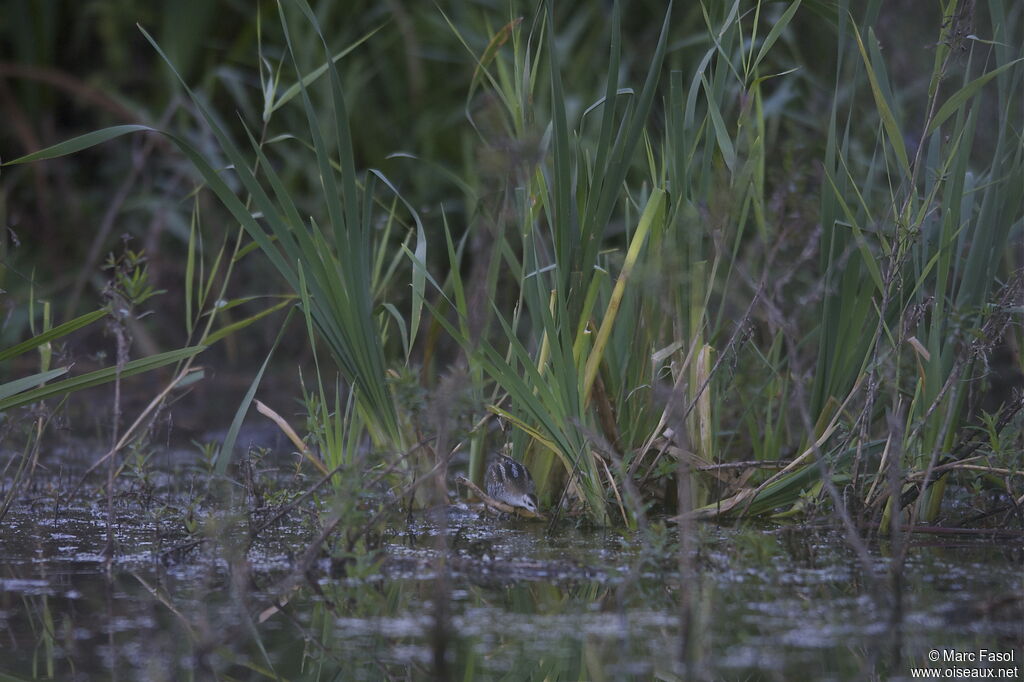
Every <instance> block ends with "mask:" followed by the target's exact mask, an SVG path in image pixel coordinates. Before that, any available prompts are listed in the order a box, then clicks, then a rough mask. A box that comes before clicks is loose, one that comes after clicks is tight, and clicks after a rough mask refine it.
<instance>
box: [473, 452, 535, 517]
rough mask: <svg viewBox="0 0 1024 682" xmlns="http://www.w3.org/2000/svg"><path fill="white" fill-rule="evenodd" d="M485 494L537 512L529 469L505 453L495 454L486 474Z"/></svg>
mask: <svg viewBox="0 0 1024 682" xmlns="http://www.w3.org/2000/svg"><path fill="white" fill-rule="evenodd" d="M484 478H485V483H486V484H487V494H488V495H490V496H491V497H493V498H494V499H496V500H498V501H499V502H504V503H505V504H507V505H510V506H513V507H522V508H523V509H526V510H529V511H531V512H533V513H534V514H537V513H538V511H537V496H536V495H535V494H534V489H535V488H534V485H533V477H532V476H530V472H529V470H527V468H526V467H524V466H523V465H522V464H520V463H519V462H517V461H515V460H514V459H512V458H511V457H509V456H507V455H495V457H494V460H493V461H492V462H491V464H490V466H488V467H487V475H486V476H485V477H484Z"/></svg>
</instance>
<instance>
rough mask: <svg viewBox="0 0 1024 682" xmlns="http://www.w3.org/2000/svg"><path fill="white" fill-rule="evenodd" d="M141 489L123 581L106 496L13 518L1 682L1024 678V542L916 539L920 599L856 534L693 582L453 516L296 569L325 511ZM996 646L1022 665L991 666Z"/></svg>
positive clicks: (1, 629)
mask: <svg viewBox="0 0 1024 682" xmlns="http://www.w3.org/2000/svg"><path fill="white" fill-rule="evenodd" d="M121 485H122V489H121V490H120V493H121V494H120V495H119V497H118V498H117V500H116V504H115V512H116V526H115V527H116V545H117V553H116V556H115V558H114V560H113V562H112V563H111V564H110V566H109V571H108V569H107V564H106V562H105V560H104V557H103V554H102V552H103V548H104V546H105V543H106V538H107V535H106V532H107V531H106V508H105V505H104V503H103V502H102V501H101V500H99V498H97V500H96V501H95V502H76V503H75V504H74V505H72V506H65V505H63V504H60V503H58V501H57V500H59V499H60V495H59V494H55V493H54V492H53V490H52V487H51V488H47V487H46V486H42V485H38V484H36V485H35V486H33V488H32V492H31V494H26V495H23V496H19V497H18V498H17V499H16V501H15V504H14V505H13V507H12V508H11V510H10V512H9V513H8V515H7V516H6V517H5V518H4V520H3V522H2V526H0V561H2V564H0V679H6V678H5V677H4V675H12V676H15V678H16V679H24V678H33V679H34V678H45V679H60V680H78V679H81V680H90V679H120V680H136V679H142V680H182V679H254V680H255V679H278V678H279V679H310V680H314V679H315V680H333V679H345V680H348V679H366V680H376V679H427V678H430V677H432V676H434V675H435V674H436V673H437V672H438V671H439V670H440V672H441V674H442V675H444V676H445V677H447V678H449V679H460V680H462V679H464V680H469V679H507V680H521V679H523V680H525V679H550V680H577V679H588V680H590V679H593V680H602V679H607V680H617V679H644V680H646V679H655V678H657V679H665V680H677V679H678V680H682V679H736V680H747V679H753V680H761V679H766V680H776V679H777V680H793V679H824V680H827V679H835V680H862V679H912V674H913V673H912V670H911V669H912V668H913V667H915V666H932V665H934V666H937V667H938V668H939V671H938V674H940V675H946V676H947V677H948V676H953V675H957V676H971V675H975V676H978V675H982V676H983V675H984V674H986V673H985V672H984V671H985V669H993V670H996V672H995V673H994V674H995V675H999V674H1009V676H1010V678H1011V679H1013V675H1014V674H1016V675H1017V677H1018V678H1019V676H1020V675H1021V673H1020V669H1021V665H1022V662H1021V661H1022V656H1024V570H1022V560H1024V546H1022V541H1021V539H1020V538H1019V537H1018V538H1016V539H1011V540H1005V539H1004V540H999V541H992V540H985V539H967V540H963V539H954V540H950V539H949V538H942V539H941V541H938V540H936V538H934V537H931V536H920V537H915V538H913V539H912V543H913V545H912V547H911V548H910V550H909V554H908V559H907V562H906V566H905V569H904V571H903V572H902V576H901V578H902V579H901V582H900V589H899V591H898V595H899V597H898V598H897V596H896V595H897V591H896V590H895V589H894V587H893V581H892V579H891V575H890V573H891V571H890V563H891V558H890V548H889V547H888V546H887V545H886V544H881V545H876V546H873V547H869V552H870V571H868V570H865V567H864V566H863V565H862V563H861V562H860V561H858V560H857V558H856V555H855V554H854V553H853V552H852V551H851V550H850V549H849V548H848V546H847V544H846V543H845V542H844V540H843V539H842V537H841V536H840V535H838V534H836V533H834V532H822V531H816V530H810V529H805V528H779V527H774V526H773V527H749V526H748V527H745V528H725V527H721V526H716V525H702V526H700V527H698V529H697V537H696V538H695V542H694V552H693V554H692V555H691V557H692V565H693V570H694V575H693V577H692V579H690V580H688V581H687V582H686V584H685V585H683V584H682V583H681V581H680V578H679V575H680V573H679V570H678V558H677V553H676V549H677V537H676V531H675V529H674V527H671V526H669V527H668V528H662V527H660V526H655V527H653V528H649V529H647V530H645V531H638V532H624V531H595V530H589V531H586V530H580V529H577V528H575V527H573V526H572V525H571V524H565V525H563V526H559V527H556V528H554V529H549V528H548V527H547V526H546V525H545V524H543V523H537V522H525V521H524V522H518V521H509V520H502V519H493V518H481V517H478V516H477V515H476V514H474V513H470V512H458V513H450V514H448V515H447V517H446V522H445V526H446V528H445V534H444V536H443V538H442V537H440V533H441V529H440V528H439V524H437V523H436V522H434V521H432V520H430V518H429V517H427V516H422V515H421V516H416V517H413V518H412V519H411V520H405V519H404V517H399V518H400V519H402V520H401V521H400V522H396V521H395V520H392V521H391V522H389V524H388V526H387V528H386V529H385V530H383V532H381V533H377V534H375V535H374V536H373V537H372V538H370V537H368V538H367V539H368V540H371V541H370V542H368V544H365V545H364V544H360V545H358V546H357V547H355V548H353V551H352V552H349V553H347V552H346V550H347V548H346V547H343V546H334V547H333V548H332V554H331V556H332V557H333V558H331V557H329V556H327V555H323V556H316V557H314V560H313V561H312V562H311V563H310V565H309V571H307V572H306V574H305V575H301V574H299V575H296V571H295V567H296V566H297V565H299V564H300V563H301V561H302V559H303V552H304V550H305V548H306V546H307V545H308V543H309V542H310V540H311V538H312V537H313V535H312V534H313V530H312V529H313V527H314V525H313V524H312V523H311V522H310V515H311V514H312V513H313V511H312V507H311V506H309V505H306V506H300V507H299V508H297V509H296V511H294V512H293V513H292V514H290V515H289V516H287V517H286V520H285V521H284V522H282V523H278V524H275V525H273V526H272V527H271V528H269V529H268V530H265V531H263V532H262V533H260V534H259V535H258V536H257V538H256V539H255V541H253V542H252V543H250V542H249V533H248V530H247V529H248V528H249V525H250V523H251V522H252V521H253V519H255V518H256V517H255V516H248V515H247V514H245V513H238V514H237V515H234V516H233V515H231V514H224V513H222V512H214V511H212V510H210V509H206V508H203V507H202V506H201V505H199V504H198V503H197V502H196V500H198V499H201V498H200V497H199V496H197V495H196V492H195V491H196V488H197V487H198V486H201V485H202V477H201V476H199V475H198V474H196V475H195V476H194V478H192V479H190V478H189V474H188V473H187V472H186V473H185V474H181V473H179V474H178V475H177V476H176V477H170V478H168V479H167V480H161V479H158V480H156V481H150V482H149V485H150V487H149V488H146V489H145V490H143V488H142V487H140V485H139V484H138V482H132V481H131V480H130V479H127V478H126V480H125V481H123V482H122V484H121ZM154 490H156V491H157V492H156V493H154ZM161 490H163V491H165V494H163V495H161V494H159V491H161ZM140 491H142V492H140ZM168 491H173V492H168ZM143 492H144V493H145V494H143ZM90 496H95V491H93V492H92V493H90V492H88V490H86V491H85V492H83V493H82V494H80V495H79V496H77V498H76V499H87V498H89V497H90ZM239 506H240V508H241V507H245V503H244V495H239ZM186 516H188V518H199V519H203V521H202V523H200V524H199V527H200V528H202V529H203V530H202V531H201V532H200V534H199V535H198V536H197V537H199V538H201V539H202V540H203V542H202V543H201V544H199V545H198V546H197V547H195V548H191V549H187V550H186V549H180V550H179V551H167V550H169V549H172V548H173V547H175V546H176V545H180V543H182V542H183V541H187V540H188V535H187V532H186V529H185V528H184V526H183V521H182V519H183V518H185V517H186ZM442 540H443V541H442ZM445 547H447V549H444V548H445ZM442 559H443V560H442ZM684 588H685V589H684ZM684 594H685V595H688V601H689V603H690V608H689V609H688V610H687V611H686V613H687V614H688V615H687V620H688V622H689V624H690V625H689V629H688V631H689V637H688V638H687V641H686V644H685V646H684V641H683V637H682V635H681V632H682V628H681V622H682V619H681V614H682V613H683V610H682V608H681V601H682V600H683V595H684ZM282 597H283V598H285V599H286V600H287V603H286V604H284V605H282V606H279V607H278V608H277V610H274V609H273V608H271V604H272V603H273V602H274V600H275V599H278V600H280V599H281V598H282ZM268 608H270V611H268ZM261 614H262V615H263V616H264V618H265V619H264V620H262V622H261ZM981 650H985V651H988V652H993V653H996V654H1000V655H1001V656H1003V657H1006V658H1011V657H1012V659H1013V660H1012V661H1002V662H983V661H978V660H974V661H971V660H970V658H972V657H973V658H974V659H977V658H978V657H979V651H981ZM932 651H935V652H937V655H938V656H939V658H940V660H939V661H938V662H937V663H934V664H933V663H931V662H930V661H929V653H930V652H932ZM932 655H933V656H934V655H936V654H932ZM965 656H966V657H967V660H966V661H961V662H958V663H954V662H952V661H951V660H949V659H952V658H961V659H963V658H964V657H965ZM1014 668H1015V669H1016V671H1015V672H1014V670H1013V669H1014ZM947 669H948V670H953V672H944V671H945V670H947ZM954 669H956V670H959V671H960V672H956V671H955V670H954ZM1002 669H1006V670H1007V671H1008V672H1007V673H999V672H998V671H999V670H1002ZM971 670H974V671H975V672H974V673H971V672H970V671H971ZM964 671H966V672H964Z"/></svg>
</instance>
